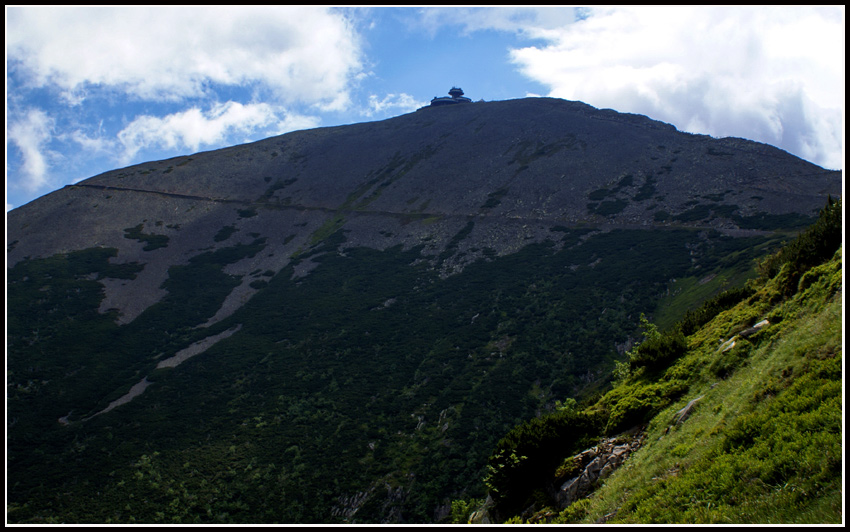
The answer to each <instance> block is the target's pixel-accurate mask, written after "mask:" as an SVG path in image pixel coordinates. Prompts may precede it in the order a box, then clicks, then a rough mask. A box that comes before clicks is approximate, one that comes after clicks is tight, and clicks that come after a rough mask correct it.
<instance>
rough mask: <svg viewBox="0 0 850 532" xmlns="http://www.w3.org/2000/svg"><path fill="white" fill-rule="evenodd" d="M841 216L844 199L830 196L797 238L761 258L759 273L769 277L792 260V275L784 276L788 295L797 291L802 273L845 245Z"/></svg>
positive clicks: (790, 263) (790, 265)
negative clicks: (815, 219) (816, 216)
mask: <svg viewBox="0 0 850 532" xmlns="http://www.w3.org/2000/svg"><path fill="white" fill-rule="evenodd" d="M841 218H842V216H841V200H840V199H838V200H833V199H832V198H831V197H830V198H828V199H827V204H826V206H825V207H824V208H823V209H821V211H820V216H819V217H818V220H817V222H815V223H814V224H813V225H812V226H810V227H809V228H808V229H806V230H805V231H803V232H802V233H801V234H800V235H799V236H798V237H797V239H796V240H794V241H793V242H791V243H790V244H788V245H786V246H784V247H783V248H782V249H780V250H779V251H777V252H776V253H774V254H773V255H770V256H769V257H767V258H766V259H765V260H764V261H763V262H761V264H759V273H760V274H761V275H762V276H763V277H765V278H773V277H776V275H777V274H779V272H780V270H781V269H782V267H783V266H784V265H785V264H788V265H789V270H788V276H787V277H786V279H784V280H783V283H782V284H783V286H782V289H783V290H784V293H785V295H786V296H789V295H793V294H794V293H795V292H796V290H797V283H798V282H799V280H800V277H801V276H802V275H803V274H804V273H805V272H806V271H808V270H809V269H811V268H813V267H815V266H817V265H819V264H821V263H823V262H825V261H827V260H829V259H831V258H832V256H833V255H834V254H835V251H836V250H837V249H838V248H839V246H841V242H842V239H843V235H842V228H841Z"/></svg>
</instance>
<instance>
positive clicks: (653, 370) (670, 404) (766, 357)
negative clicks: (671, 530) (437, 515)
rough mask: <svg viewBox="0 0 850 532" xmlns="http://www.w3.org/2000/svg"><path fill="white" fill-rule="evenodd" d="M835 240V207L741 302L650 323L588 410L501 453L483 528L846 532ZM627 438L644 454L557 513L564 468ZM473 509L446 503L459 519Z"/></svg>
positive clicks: (535, 428) (766, 267)
mask: <svg viewBox="0 0 850 532" xmlns="http://www.w3.org/2000/svg"><path fill="white" fill-rule="evenodd" d="M841 238H842V237H841V204H840V202H836V203H831V204H830V205H828V206H827V207H826V208H825V209H824V210H823V212H822V214H821V218H820V220H819V222H818V223H817V224H815V225H814V226H813V227H812V228H810V229H809V230H808V231H806V232H805V233H803V234H802V235H801V236H800V237H799V238H798V239H797V240H796V241H794V242H792V243H791V244H790V245H788V246H786V247H785V248H784V249H783V250H781V251H780V252H778V253H776V254H774V255H771V256H770V257H768V258H767V259H765V260H764V261H763V262H762V263H761V265H760V270H761V276H760V277H759V278H758V279H755V280H753V281H750V282H749V283H748V284H747V286H746V287H745V288H744V289H738V290H735V291H732V292H730V293H727V294H724V295H721V296H718V297H716V298H714V299H713V300H712V301H710V302H708V303H707V304H706V305H705V306H704V307H703V308H702V309H700V310H698V311H696V312H692V313H689V314H688V315H687V316H686V317H685V319H684V320H682V321H680V322H679V323H678V324H677V325H676V326H674V327H673V328H671V329H669V330H667V331H665V332H663V333H662V332H659V331H658V330H657V329H656V328H655V327H654V326H653V325H652V324H649V323H648V322H645V326H646V327H645V328H646V333H645V334H646V338H645V340H644V342H643V343H642V344H641V345H640V346H638V347H637V348H635V349H633V350H632V351H631V352H630V354H629V362H628V363H623V364H621V365H620V366H619V367H618V369H617V376H618V380H617V381H616V384H615V385H614V387H613V388H612V389H611V390H610V391H609V392H607V393H606V394H605V395H604V396H603V397H601V398H600V399H599V400H598V401H597V402H595V403H594V404H593V405H590V406H586V407H585V408H583V409H579V408H577V407H575V408H572V409H570V408H564V409H562V410H561V411H559V412H556V413H554V414H550V415H548V416H545V417H544V418H537V419H534V420H531V421H529V422H527V423H525V424H524V425H521V426H519V427H517V428H516V429H514V430H513V431H512V432H511V433H510V434H508V435H507V436H506V437H505V438H503V440H502V441H501V442H500V443H499V446H498V447H497V450H496V452H494V454H493V456H492V457H491V460H490V464H491V465H490V474H489V476H488V477H487V479H486V483H487V484H488V488H489V490H490V492H489V500H488V504H487V505H486V507H485V509H486V510H487V512H488V513H489V515H488V519H490V520H495V521H508V522H512V523H519V522H549V523H599V522H606V523H841V522H842V521H843V519H842V505H843V502H842V501H843V498H842V493H841V491H842V471H843V467H842V362H843V359H842V321H843V320H842V316H843V315H842V282H843V281H842V247H841V243H842V241H841ZM836 248H837V251H835V250H836ZM765 320H766V321H765ZM756 324H759V327H757V328H753V326H754V325H756ZM689 404H691V405H692V409H691V410H690V415H689V416H688V417H687V418H686V419H685V420H684V421H681V422H679V423H677V422H676V419H677V414H678V413H680V412H681V411H682V409H683V408H685V407H686V406H687V405H689ZM635 425H637V426H639V427H640V428H641V429H642V430H643V431H644V440H643V444H642V446H641V447H640V448H639V449H638V450H637V451H636V452H634V453H633V454H632V456H631V457H630V458H629V459H628V460H627V461H626V462H625V464H624V465H623V466H622V467H620V468H619V469H617V470H615V471H614V472H613V474H611V475H610V476H608V477H607V478H605V479H604V480H600V481H599V482H598V485H597V486H596V489H595V490H594V491H593V492H592V493H591V494H590V495H589V496H587V497H584V498H582V499H580V500H578V501H576V502H574V503H572V504H571V505H569V506H567V507H566V508H560V507H558V505H557V504H555V503H554V499H553V498H552V494H553V493H557V491H558V489H559V487H560V486H561V483H562V482H563V481H564V480H565V477H564V475H563V471H564V470H565V467H567V466H568V465H569V464H570V463H571V460H573V459H572V457H573V456H575V455H576V453H578V452H579V451H581V450H582V449H583V448H586V447H588V446H592V445H594V444H596V443H597V442H599V441H600V439H601V438H603V437H611V436H614V435H616V434H617V433H619V432H620V431H623V430H625V429H627V428H631V427H633V426H635ZM567 477H569V475H567ZM474 508H475V505H474V504H472V505H471V504H469V503H468V501H467V502H460V501H457V502H456V503H455V518H456V519H458V520H465V518H466V516H468V513H467V512H468V510H470V509H474ZM481 515H482V514H481V513H479V514H478V517H479V518H480V516H481Z"/></svg>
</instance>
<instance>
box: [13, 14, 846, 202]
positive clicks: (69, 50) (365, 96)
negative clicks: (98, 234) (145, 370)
mask: <svg viewBox="0 0 850 532" xmlns="http://www.w3.org/2000/svg"><path fill="white" fill-rule="evenodd" d="M844 49H845V47H844V7H843V6H836V7H783V6H771V7H740V8H739V7H616V8H606V7H596V8H581V9H575V8H567V7H524V6H523V7H496V8H477V7H476V8H462V7H435V8H417V7H399V8H333V7H286V6H284V7H252V8H244V7H229V8H228V7H191V6H190V7H140V8H136V7H55V6H54V7H6V109H7V113H6V208H7V211H8V210H9V209H10V208H14V207H16V206H20V205H23V204H24V203H27V202H29V201H32V200H33V199H35V198H37V197H39V196H41V195H43V194H46V193H48V192H51V191H53V190H56V189H58V188H61V187H63V186H65V185H68V184H72V183H75V182H77V181H80V180H82V179H85V178H88V177H91V176H93V175H97V174H99V173H101V172H104V171H107V170H111V169H114V168H120V167H124V166H127V165H130V164H135V163H139V162H144V161H149V160H158V159H164V158H168V157H174V156H176V155H180V154H190V153H195V152H198V151H207V150H212V149H216V148H221V147H224V146H230V145H234V144H240V143H244V142H250V141H254V140H259V139H263V138H267V137H270V136H273V135H279V134H282V133H286V132H289V131H294V130H299V129H308V128H313V127H321V126H332V125H339V124H350V123H356V122H365V121H372V120H383V119H385V118H390V117H393V116H397V115H400V114H404V113H408V112H412V111H414V110H416V109H417V108H418V107H421V106H423V105H426V104H427V103H428V101H429V100H430V99H431V98H433V97H434V96H444V95H445V94H446V93H447V91H448V89H449V88H451V86H452V85H456V86H460V87H462V88H463V89H464V91H465V92H466V96H468V97H470V98H472V99H473V100H479V99H483V100H488V101H491V100H507V99H514V98H524V97H527V96H551V97H557V98H564V99H568V100H580V101H583V102H585V103H588V104H590V105H593V106H595V107H598V108H611V109H615V110H617V111H622V112H631V113H639V114H645V115H647V116H649V117H651V118H654V119H657V120H662V121H664V122H668V123H671V124H674V125H675V126H676V127H677V128H679V129H680V130H682V131H688V132H693V133H702V134H709V135H712V136H716V137H725V136H734V137H743V138H749V139H753V140H758V141H760V142H765V143H768V144H772V145H775V146H778V147H780V148H782V149H784V150H786V151H789V152H791V153H793V154H795V155H797V156H800V157H802V158H804V159H807V160H809V161H812V162H815V163H817V164H820V165H822V166H825V167H827V168H832V169H841V168H843V165H844V163H843V161H844V155H843V139H844V60H845V58H844Z"/></svg>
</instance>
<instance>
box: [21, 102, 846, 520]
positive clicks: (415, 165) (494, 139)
mask: <svg viewBox="0 0 850 532" xmlns="http://www.w3.org/2000/svg"><path fill="white" fill-rule="evenodd" d="M455 97H459V96H457V95H453V96H452V98H455ZM465 103H466V104H465V105H435V106H429V107H425V108H422V109H420V110H418V111H416V112H414V113H410V114H407V115H403V116H399V117H396V118H392V119H389V120H384V121H380V122H371V123H363V124H354V125H348V126H339V127H327V128H318V129H312V130H307V131H298V132H293V133H288V134H286V135H282V136H279V137H274V138H269V139H266V140H262V141H259V142H254V143H250V144H245V145H241V146H235V147H231V148H225V149H221V150H215V151H210V152H204V153H197V154H193V155H189V156H182V157H176V158H173V159H168V160H165V161H154V162H148V163H143V164H138V165H134V166H131V167H128V168H123V169H119V170H114V171H110V172H106V173H104V174H101V175H98V176H95V177H92V178H89V179H86V180H84V181H81V182H79V183H77V184H75V185H70V186H67V187H65V188H63V189H61V190H58V191H56V192H53V193H51V194H48V195H47V196H44V197H42V198H39V199H38V200H35V201H33V202H31V203H29V204H27V205H24V206H22V207H20V208H17V209H14V210H13V211H10V212H9V213H8V215H7V239H8V240H7V265H8V269H7V274H8V279H9V281H8V291H9V292H8V296H7V297H8V310H9V315H8V339H7V348H8V382H9V384H8V386H9V390H10V392H9V400H8V412H7V417H8V418H9V419H10V424H9V429H8V432H9V439H8V442H9V443H8V448H9V451H8V454H9V460H8V477H9V485H8V487H7V488H8V489H7V493H8V498H9V501H10V504H11V505H12V507H13V508H14V509H15V512H13V514H14V515H15V516H17V517H15V519H16V520H18V521H30V522H37V521H39V520H44V519H48V520H49V519H58V520H63V521H66V522H69V521H70V522H86V521H87V522H92V521H95V522H100V521H106V520H113V521H120V522H129V521H131V520H136V521H144V522H155V521H168V520H169V519H170V520H171V521H174V520H181V521H189V520H192V519H194V520H199V521H202V522H335V521H344V522H379V521H385V522H405V521H406V522H424V521H435V520H439V519H440V518H441V517H443V516H445V515H446V514H447V511H448V510H447V509H446V505H447V504H448V502H447V501H449V500H450V498H451V497H453V496H455V495H457V494H461V493H466V490H468V489H474V488H472V486H475V485H476V481H477V480H478V479H480V478H481V472H482V470H483V468H484V467H485V466H486V459H487V456H488V453H490V451H491V450H492V449H493V445H494V444H495V442H496V441H497V440H498V438H499V437H500V435H502V434H504V433H506V432H507V430H509V429H510V428H511V427H512V426H514V425H516V424H517V423H518V422H520V421H521V420H523V419H527V418H528V417H529V416H531V415H534V414H535V413H536V412H540V411H545V410H547V409H551V408H553V405H554V404H555V401H556V400H562V399H564V398H566V397H576V398H581V397H583V396H586V395H588V394H593V393H594V391H595V390H597V389H598V387H599V386H602V385H604V382H605V377H606V375H608V373H609V372H610V369H611V367H612V365H613V363H614V362H615V361H616V360H619V359H621V358H622V357H623V355H624V353H625V351H626V349H628V347H629V346H630V345H632V343H633V342H634V340H635V338H636V334H637V333H636V329H637V325H638V316H639V315H640V313H642V312H645V313H647V314H649V315H653V316H655V317H656V319H657V320H659V321H660V322H664V320H669V319H672V318H671V317H672V316H674V315H675V313H676V312H682V311H684V310H685V309H687V308H691V307H692V306H693V305H694V304H695V303H696V302H698V301H701V300H703V299H705V298H707V297H710V296H711V295H712V294H714V293H716V292H717V291H718V290H720V289H721V288H723V287H726V286H729V285H733V286H734V285H738V284H741V283H742V282H743V281H744V280H745V279H746V278H747V276H748V275H749V274H750V273H751V271H752V266H753V259H754V258H756V257H758V256H760V255H761V254H763V253H764V252H766V251H767V250H769V249H773V247H775V245H776V244H777V243H778V242H779V241H780V240H782V239H785V238H787V237H788V235H791V234H793V233H795V232H796V231H798V230H799V229H800V228H802V227H804V226H806V225H807V224H809V223H811V222H812V221H814V219H815V216H816V214H817V212H818V210H819V209H820V208H821V207H823V205H824V204H825V203H826V201H827V197H828V196H829V195H833V196H838V195H840V193H841V176H840V172H835V171H828V170H824V169H823V168H820V167H818V166H816V165H813V164H811V163H808V162H806V161H803V160H801V159H799V158H796V157H794V156H792V155H790V154H788V153H786V152H783V151H781V150H778V149H776V148H774V147H771V146H767V145H764V144H759V143H756V142H751V141H747V140H743V139H732V138H728V139H714V138H710V137H707V136H702V135H691V134H686V133H682V132H679V131H677V130H676V129H675V128H674V127H673V126H671V125H668V124H664V123H660V122H657V121H653V120H651V119H649V118H647V117H644V116H638V115H630V114H622V113H617V112H615V111H612V110H599V109H595V108H593V107H591V106H588V105H586V104H583V103H580V102H570V101H564V100H557V99H549V98H535V99H521V100H512V101H500V102H465ZM80 486H84V488H80ZM62 494H64V495H62ZM102 494H106V495H105V496H104V495H102ZM174 501H176V502H174ZM172 504H173V507H168V508H164V507H165V506H168V505H172Z"/></svg>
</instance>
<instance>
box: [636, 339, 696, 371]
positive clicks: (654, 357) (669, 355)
mask: <svg viewBox="0 0 850 532" xmlns="http://www.w3.org/2000/svg"><path fill="white" fill-rule="evenodd" d="M687 350H688V342H687V341H686V340H685V335H684V334H682V332H681V331H672V332H668V333H665V334H660V335H658V336H653V337H650V338H647V339H646V340H644V342H643V343H641V344H640V345H639V346H638V347H637V348H636V349H635V350H633V351H632V352H631V354H630V356H629V365H630V366H631V367H632V368H637V367H641V366H643V367H645V368H647V369H649V370H656V369H661V368H664V367H667V366H668V365H669V364H670V363H671V362H673V361H674V360H676V359H677V358H679V357H680V356H682V355H684V354H685V352H686V351H687Z"/></svg>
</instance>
